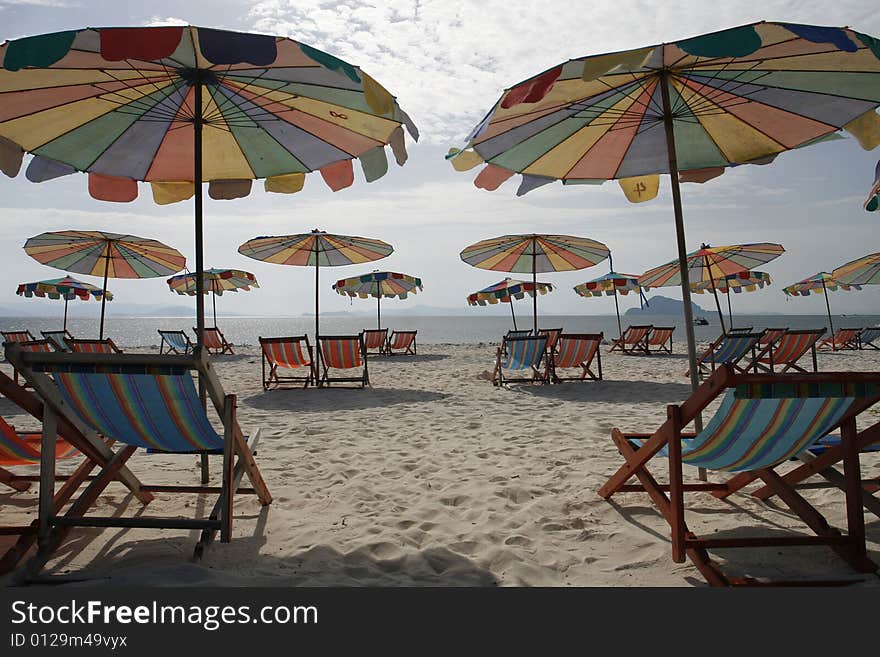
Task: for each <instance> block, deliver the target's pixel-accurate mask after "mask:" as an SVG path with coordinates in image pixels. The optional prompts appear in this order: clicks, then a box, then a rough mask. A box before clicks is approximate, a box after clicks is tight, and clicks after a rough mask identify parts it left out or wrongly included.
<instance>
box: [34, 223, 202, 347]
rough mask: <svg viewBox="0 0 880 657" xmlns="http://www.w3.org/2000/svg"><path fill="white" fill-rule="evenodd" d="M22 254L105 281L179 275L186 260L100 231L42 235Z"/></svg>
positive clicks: (148, 242) (150, 243)
mask: <svg viewBox="0 0 880 657" xmlns="http://www.w3.org/2000/svg"><path fill="white" fill-rule="evenodd" d="M24 250H25V252H26V253H27V254H28V255H29V256H31V257H32V258H34V259H35V260H37V261H38V262H41V263H43V264H44V265H49V266H50V267H55V268H56V269H64V270H67V271H74V272H76V273H78V274H89V275H91V276H102V277H103V278H104V284H103V285H102V286H101V289H102V290H103V291H106V290H107V279H108V278H155V277H159V276H168V275H169V274H173V273H175V272H178V271H180V270H181V269H183V268H184V266H185V265H186V258H184V257H183V254H181V253H180V252H179V251H177V250H176V249H173V248H171V247H170V246H168V245H167V244H162V242H158V241H156V240H152V239H148V238H146V237H136V236H134V235H121V234H119V233H105V232H104V231H100V230H62V231H58V232H51V233H41V234H40V235H37V236H36V237H31V238H30V239H28V241H27V242H25V244H24ZM106 301H107V297H106V295H102V296H101V330H100V337H101V339H103V338H104V306H105V305H106V304H105V302H106Z"/></svg>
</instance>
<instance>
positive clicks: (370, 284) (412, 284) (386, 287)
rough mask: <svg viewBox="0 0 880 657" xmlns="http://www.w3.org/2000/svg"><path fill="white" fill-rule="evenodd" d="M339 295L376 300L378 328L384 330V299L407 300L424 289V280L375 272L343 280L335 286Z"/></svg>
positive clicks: (407, 275)
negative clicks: (410, 294) (409, 296)
mask: <svg viewBox="0 0 880 657" xmlns="http://www.w3.org/2000/svg"><path fill="white" fill-rule="evenodd" d="M333 289H334V290H336V292H337V293H338V294H341V295H347V296H350V297H360V298H361V299H368V298H369V297H373V298H375V299H376V328H382V306H381V303H382V298H383V297H385V298H386V299H394V298H397V299H406V297H407V296H408V295H409V293H410V292H412V293H413V294H416V293H417V292H418V291H419V290H421V289H422V279H421V278H416V277H415V276H410V275H409V274H400V273H398V272H394V271H374V272H370V273H369V274H363V275H362V276H352V277H351V278H343V279H341V280H338V281H336V282H335V283H334V284H333Z"/></svg>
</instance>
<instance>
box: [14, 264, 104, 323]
mask: <svg viewBox="0 0 880 657" xmlns="http://www.w3.org/2000/svg"><path fill="white" fill-rule="evenodd" d="M15 293H16V294H17V295H19V296H23V297H28V298H30V297H49V298H50V299H64V330H65V331H66V330H67V303H68V302H69V301H71V300H72V299H81V300H83V301H88V300H89V299H95V300H97V299H101V298H103V297H104V296H106V297H107V301H113V293H112V292H110V291H109V290H107V291H105V290H102V289H101V288H99V287H95V286H94V285H90V284H89V283H83V282H82V281H78V280H76V279H75V278H73V277H72V276H70V275H69V274H68V275H67V276H64V277H62V278H53V279H50V280H47V281H36V282H35V283H20V284H19V286H18V289H16V290H15Z"/></svg>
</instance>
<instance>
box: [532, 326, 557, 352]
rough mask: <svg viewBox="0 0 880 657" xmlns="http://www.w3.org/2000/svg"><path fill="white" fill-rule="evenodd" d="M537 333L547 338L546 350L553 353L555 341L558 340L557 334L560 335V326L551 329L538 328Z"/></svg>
mask: <svg viewBox="0 0 880 657" xmlns="http://www.w3.org/2000/svg"><path fill="white" fill-rule="evenodd" d="M538 335H543V336H545V337H546V338H547V352H548V353H553V350H554V349H556V343H557V342H558V341H559V336H560V335H562V329H561V328H552V329H543V328H542V329H538Z"/></svg>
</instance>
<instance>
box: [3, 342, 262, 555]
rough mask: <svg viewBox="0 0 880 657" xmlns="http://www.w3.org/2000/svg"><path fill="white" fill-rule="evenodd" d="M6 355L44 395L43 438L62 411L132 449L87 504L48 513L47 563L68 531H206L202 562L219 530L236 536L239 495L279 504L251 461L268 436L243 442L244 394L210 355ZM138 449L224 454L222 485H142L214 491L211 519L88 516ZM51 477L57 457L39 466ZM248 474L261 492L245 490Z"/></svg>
mask: <svg viewBox="0 0 880 657" xmlns="http://www.w3.org/2000/svg"><path fill="white" fill-rule="evenodd" d="M6 357H7V358H9V359H11V360H12V361H13V362H15V363H16V364H18V365H19V366H20V367H21V368H22V375H23V376H24V377H25V379H26V380H27V381H28V382H29V383H30V384H31V385H32V386H33V387H34V390H35V392H36V393H37V394H38V395H39V396H40V397H41V398H42V400H43V403H44V417H43V427H44V433H45V432H46V431H47V430H48V429H50V428H52V427H54V425H55V422H56V417H55V416H56V415H57V414H64V415H65V416H66V417H67V419H68V420H69V421H70V422H72V423H74V424H75V425H76V426H78V427H79V428H81V430H82V431H83V433H84V434H88V435H92V436H94V435H96V434H97V435H101V436H105V437H106V438H108V439H112V440H114V441H116V442H117V443H120V444H122V445H124V447H123V448H122V449H120V450H119V451H118V452H116V454H115V455H114V459H113V461H112V462H111V464H109V465H108V466H107V467H106V468H104V469H103V470H102V471H101V473H99V475H98V476H97V477H96V478H95V479H94V480H93V481H92V483H91V484H90V485H89V486H88V487H86V489H85V490H84V491H83V493H82V495H81V496H80V498H79V500H78V501H81V504H80V505H78V504H77V503H74V505H72V506H71V507H70V508H69V509H68V510H67V512H66V513H64V514H63V515H57V514H55V513H46V514H43V513H41V518H40V521H41V527H42V528H43V529H44V530H45V531H41V533H40V535H39V536H38V546H39V549H38V556H41V558H42V559H46V558H47V556H46V554H47V551H49V550H51V549H53V548H55V547H57V544H58V540H57V539H53V535H52V530H53V529H55V528H68V527H151V528H163V529H196V530H201V537H200V539H199V541H198V543H197V545H196V550H195V557H196V558H200V557H201V555H202V553H203V551H204V549H205V547H206V546H207V545H208V544H209V543H210V542H211V541H212V540H213V539H214V536H215V534H216V533H217V532H218V531H219V533H220V540H221V541H222V542H228V541H229V540H230V539H231V536H232V518H233V513H232V512H233V498H234V497H235V494H236V493H237V492H242V493H255V494H256V495H257V496H258V498H259V500H260V502H261V503H262V504H264V505H265V504H269V503H270V502H271V496H270V495H269V491H268V489H267V488H266V485H265V483H264V482H263V479H262V476H261V475H260V471H259V468H258V467H257V465H256V462H255V461H254V457H253V450H254V448H255V447H256V443H257V441H258V440H259V433H260V432H259V431H257V432H255V433H253V434H251V436H250V437H249V438H245V436H244V434H243V433H242V430H241V427H240V426H239V424H238V420H237V418H236V397H235V395H226V394H224V393H223V389H222V386H221V385H220V382H219V379H218V378H217V376H216V374H215V370H214V369H213V368H212V367H210V366H209V363H208V360H207V356H203V357H194V356H169V355H164V356H159V355H150V354H93V353H74V354H62V353H29V352H24V351H22V350H21V349H20V348H18V347H16V346H15V345H12V346H10V347H7V348H6ZM193 371H196V372H198V375H199V378H200V379H202V380H204V381H205V385H206V388H207V391H208V394H209V397H210V400H211V401H212V403H213V405H214V408H215V410H216V411H217V414H218V415H219V417H220V418H221V422H222V425H223V429H222V432H218V431H217V429H215V428H214V426H213V425H212V424H211V421H210V420H209V418H208V415H207V413H206V409H205V408H204V407H203V406H202V403H201V401H200V400H199V395H198V392H197V391H196V387H195V384H194V383H193V377H192V372H193ZM49 374H51V376H52V378H51V379H50V378H49V377H48V375H49ZM53 433H54V431H53ZM138 448H142V449H145V450H147V451H148V452H161V453H164V454H204V455H209V454H216V455H222V468H221V470H220V479H221V481H220V485H219V486H206V485H202V486H183V485H174V486H142V488H143V489H144V490H146V491H148V492H165V493H196V494H213V495H216V496H217V501H216V503H215V505H214V507H213V509H212V510H211V512H210V513H209V514H208V516H207V517H204V518H179V517H176V518H162V517H145V516H137V517H125V518H116V517H112V518H111V517H105V516H86V515H85V511H86V510H87V509H88V508H89V507H90V506H91V504H92V503H93V502H94V501H95V499H96V498H97V495H99V494H100V493H101V491H103V489H104V487H106V485H107V483H109V478H110V477H112V475H113V474H114V471H115V467H116V465H117V464H124V463H125V462H126V461H127V460H128V459H129V458H130V457H131V455H132V454H133V453H134V452H135V451H136V450H137V449H138ZM236 457H237V461H236ZM53 472H54V460H50V462H49V463H42V464H41V470H40V474H41V476H44V475H45V476H49V475H50V474H52V473H53ZM244 474H247V476H248V478H249V479H250V481H251V484H252V486H253V488H252V489H242V490H241V491H239V485H240V482H241V479H242V477H243V476H244ZM41 488H42V487H41ZM41 492H42V491H41ZM43 565H45V560H41V561H38V562H37V564H36V566H34V568H42V566H43Z"/></svg>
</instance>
